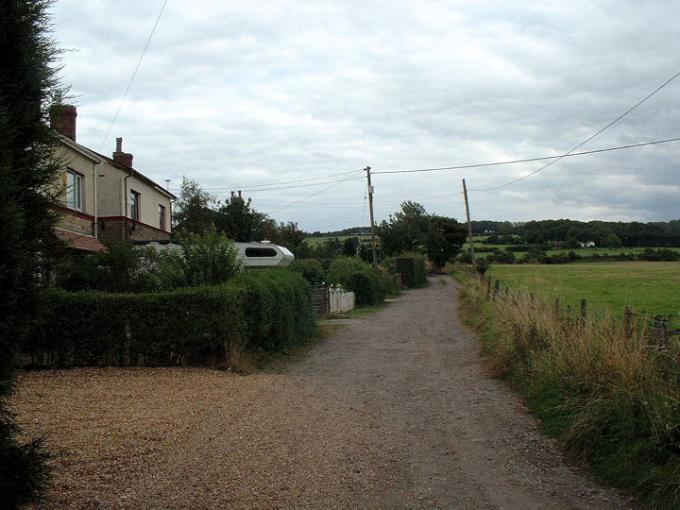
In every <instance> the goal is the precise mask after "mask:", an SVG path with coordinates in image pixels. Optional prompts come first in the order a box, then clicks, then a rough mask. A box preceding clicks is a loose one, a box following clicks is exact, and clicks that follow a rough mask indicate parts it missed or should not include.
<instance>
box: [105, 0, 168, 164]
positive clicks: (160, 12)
mask: <svg viewBox="0 0 680 510" xmlns="http://www.w3.org/2000/svg"><path fill="white" fill-rule="evenodd" d="M167 4H168V0H164V2H163V5H162V7H161V10H160V11H159V13H158V16H156V21H155V23H154V24H153V28H152V29H151V32H150V33H149V37H147V39H146V43H144V49H142V54H141V55H140V56H139V60H138V61H137V65H136V66H135V70H134V71H133V72H132V76H131V77H130V81H129V82H128V84H127V87H125V92H124V93H123V97H122V98H121V100H120V103H119V104H118V109H117V110H116V113H115V115H114V116H113V119H112V120H111V124H109V127H108V128H107V129H106V134H105V135H104V138H103V139H102V143H101V144H100V145H99V152H101V151H102V148H103V147H104V144H105V143H106V139H107V138H108V137H109V133H111V128H113V125H114V124H115V123H116V120H118V114H119V113H120V110H121V108H122V107H123V103H124V102H125V99H126V98H127V95H128V92H130V87H132V82H133V81H135V77H136V76H137V71H139V67H140V66H141V65H142V60H144V55H146V50H147V49H148V48H149V43H150V42H151V38H152V37H153V34H154V33H155V32H156V27H157V26H158V22H159V21H160V20H161V16H163V11H164V10H165V6H166V5H167Z"/></svg>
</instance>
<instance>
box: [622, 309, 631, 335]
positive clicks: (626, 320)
mask: <svg viewBox="0 0 680 510" xmlns="http://www.w3.org/2000/svg"><path fill="white" fill-rule="evenodd" d="M632 318H633V310H632V309H631V308H630V306H626V308H625V309H624V311H623V334H624V336H625V337H626V339H629V338H631V337H632V336H633V321H632Z"/></svg>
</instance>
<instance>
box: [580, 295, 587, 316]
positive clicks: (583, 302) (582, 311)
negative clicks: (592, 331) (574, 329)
mask: <svg viewBox="0 0 680 510" xmlns="http://www.w3.org/2000/svg"><path fill="white" fill-rule="evenodd" d="M581 319H583V320H586V300H585V299H582V300H581Z"/></svg>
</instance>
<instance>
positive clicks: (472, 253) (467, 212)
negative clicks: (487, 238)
mask: <svg viewBox="0 0 680 510" xmlns="http://www.w3.org/2000/svg"><path fill="white" fill-rule="evenodd" d="M463 196H464V197H465V216H467V226H468V236H469V238H470V261H471V262H472V271H474V272H476V270H477V264H476V262H475V242H474V240H473V238H472V222H471V221H470V204H469V202H468V193H467V186H466V185H465V179H463Z"/></svg>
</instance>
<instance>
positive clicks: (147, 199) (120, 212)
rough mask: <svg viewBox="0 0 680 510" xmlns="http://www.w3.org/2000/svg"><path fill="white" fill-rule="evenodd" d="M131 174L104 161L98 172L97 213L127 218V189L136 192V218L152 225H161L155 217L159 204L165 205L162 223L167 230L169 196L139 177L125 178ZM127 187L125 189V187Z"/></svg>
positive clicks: (167, 230) (168, 223)
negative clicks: (137, 215) (137, 205)
mask: <svg viewBox="0 0 680 510" xmlns="http://www.w3.org/2000/svg"><path fill="white" fill-rule="evenodd" d="M128 175H130V174H129V173H128V172H127V171H125V170H122V169H120V168H117V167H115V166H113V165H112V164H110V163H108V162H105V163H104V164H103V165H101V166H100V171H99V177H98V180H99V188H98V191H99V197H98V202H99V207H98V210H99V212H98V214H99V216H104V217H105V216H127V217H128V218H129V217H130V203H129V200H128V201H127V207H126V197H127V196H128V195H129V193H130V190H134V191H136V192H137V193H139V205H140V210H139V221H140V222H141V223H145V224H147V225H149V226H152V227H155V228H161V225H160V223H159V216H158V206H159V205H163V206H164V207H165V225H163V227H162V229H163V230H165V231H166V232H169V231H170V212H171V211H170V198H169V197H168V196H166V195H165V194H163V193H161V192H160V191H158V190H157V189H156V188H155V187H153V186H150V185H149V184H147V183H146V182H144V181H142V180H141V179H138V178H137V177H135V176H134V175H133V176H132V177H129V178H128V179H127V182H126V181H125V177H126V176H128ZM126 186H127V191H126V190H125V187H126Z"/></svg>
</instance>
